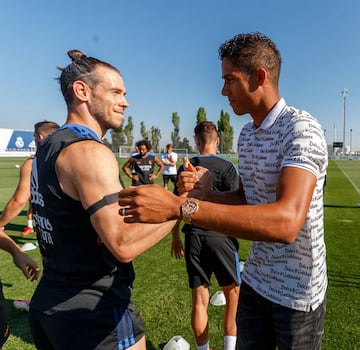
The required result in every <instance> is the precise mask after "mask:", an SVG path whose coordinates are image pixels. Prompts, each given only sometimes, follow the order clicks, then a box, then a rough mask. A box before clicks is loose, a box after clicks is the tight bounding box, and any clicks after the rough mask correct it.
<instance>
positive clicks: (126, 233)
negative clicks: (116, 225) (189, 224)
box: [104, 220, 176, 263]
mask: <svg viewBox="0 0 360 350" xmlns="http://www.w3.org/2000/svg"><path fill="white" fill-rule="evenodd" d="M175 222H176V221H175V220H173V221H168V222H165V223H161V224H124V225H121V226H122V228H121V229H120V230H119V231H118V232H117V234H116V236H114V238H113V239H111V240H108V241H107V242H104V243H105V244H106V245H107V246H108V248H109V249H110V250H111V251H112V253H113V254H114V255H115V256H116V257H117V258H118V259H119V260H120V261H121V262H124V263H127V262H130V261H132V260H134V259H135V258H136V257H137V256H139V255H141V254H142V253H144V252H145V251H146V250H148V249H150V248H151V247H153V246H154V245H155V244H157V243H158V242H159V241H161V240H162V239H163V238H164V237H165V236H166V235H167V234H168V233H169V232H171V229H172V228H173V226H174V224H175Z"/></svg>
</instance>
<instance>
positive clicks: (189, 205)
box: [182, 199, 198, 216]
mask: <svg viewBox="0 0 360 350" xmlns="http://www.w3.org/2000/svg"><path fill="white" fill-rule="evenodd" d="M197 202H198V200H196V199H188V200H187V201H186V202H185V203H184V204H183V205H182V215H183V216H191V215H193V214H194V213H195V212H196V211H197V209H198V204H197Z"/></svg>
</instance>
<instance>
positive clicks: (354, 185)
mask: <svg viewBox="0 0 360 350" xmlns="http://www.w3.org/2000/svg"><path fill="white" fill-rule="evenodd" d="M336 165H337V166H338V167H339V168H340V170H341V171H342V173H343V174H344V175H345V177H346V178H347V179H348V180H349V182H350V183H351V184H352V186H353V187H354V188H355V190H356V191H357V193H360V189H359V188H358V187H357V186H356V184H355V183H354V182H353V181H352V180H351V179H350V177H349V176H348V175H347V174H346V173H345V171H344V170H343V169H342V167H341V166H340V165H339V163H338V162H336Z"/></svg>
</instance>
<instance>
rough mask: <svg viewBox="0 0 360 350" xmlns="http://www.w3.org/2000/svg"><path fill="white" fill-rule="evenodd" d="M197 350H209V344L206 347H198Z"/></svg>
mask: <svg viewBox="0 0 360 350" xmlns="http://www.w3.org/2000/svg"><path fill="white" fill-rule="evenodd" d="M196 348H197V350H209V342H207V343H205V344H204V345H196Z"/></svg>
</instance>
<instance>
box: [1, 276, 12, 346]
mask: <svg viewBox="0 0 360 350" xmlns="http://www.w3.org/2000/svg"><path fill="white" fill-rule="evenodd" d="M9 335H10V329H9V324H8V312H7V308H6V304H5V298H4V294H3V290H2V284H1V282H0V348H1V347H2V346H3V345H4V344H5V342H6V340H7V338H9Z"/></svg>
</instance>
